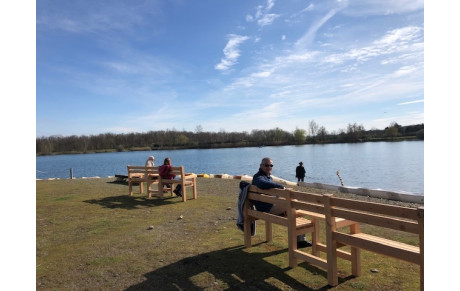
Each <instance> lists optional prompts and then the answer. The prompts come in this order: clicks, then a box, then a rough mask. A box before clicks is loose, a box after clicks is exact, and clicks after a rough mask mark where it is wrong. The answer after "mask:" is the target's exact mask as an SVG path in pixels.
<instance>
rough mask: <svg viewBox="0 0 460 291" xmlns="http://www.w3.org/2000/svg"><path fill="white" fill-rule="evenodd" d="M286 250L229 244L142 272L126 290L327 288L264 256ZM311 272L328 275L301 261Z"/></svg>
mask: <svg viewBox="0 0 460 291" xmlns="http://www.w3.org/2000/svg"><path fill="white" fill-rule="evenodd" d="M286 252H287V250H286V249H283V250H276V251H273V252H263V253H247V252H245V251H244V247H242V246H238V247H232V248H226V249H222V250H219V251H214V252H210V253H205V254H201V255H198V256H194V257H188V258H185V259H182V260H180V261H178V262H176V263H173V264H170V265H167V266H164V267H162V268H159V269H157V270H155V271H152V272H149V273H147V274H145V275H144V276H145V278H146V279H145V281H144V282H142V283H139V284H136V285H133V286H131V287H129V288H127V289H125V290H127V291H133V290H203V289H209V290H223V289H225V290H284V289H294V290H328V289H329V288H330V286H329V285H326V286H322V287H320V288H317V289H313V288H311V287H308V286H305V285H304V284H303V283H302V282H299V281H298V280H296V279H295V278H293V277H291V276H290V275H288V274H287V273H286V272H287V271H289V270H291V268H290V267H287V268H284V269H281V268H280V267H278V266H276V265H273V264H271V263H269V262H267V261H266V258H267V257H270V256H275V255H278V254H281V253H286ZM299 267H300V268H305V267H307V269H308V270H310V271H311V272H316V273H318V275H321V276H324V277H327V274H326V273H325V272H324V271H321V270H319V269H317V268H315V267H310V266H309V265H304V264H301V265H299Z"/></svg>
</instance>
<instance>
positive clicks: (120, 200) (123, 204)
mask: <svg viewBox="0 0 460 291" xmlns="http://www.w3.org/2000/svg"><path fill="white" fill-rule="evenodd" d="M83 202H86V203H90V204H97V205H100V206H102V207H104V208H111V209H113V208H121V209H139V208H140V207H153V206H162V205H170V204H175V203H182V199H181V198H179V197H176V196H172V197H171V196H166V195H165V197H164V198H156V197H155V198H151V199H149V198H147V197H136V196H129V195H120V196H111V197H105V198H101V199H90V200H84V201H83Z"/></svg>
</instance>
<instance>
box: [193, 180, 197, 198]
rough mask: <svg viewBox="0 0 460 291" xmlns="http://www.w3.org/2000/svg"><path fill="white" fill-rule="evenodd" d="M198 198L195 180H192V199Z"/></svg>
mask: <svg viewBox="0 0 460 291" xmlns="http://www.w3.org/2000/svg"><path fill="white" fill-rule="evenodd" d="M197 198H198V193H197V192H196V179H193V199H197Z"/></svg>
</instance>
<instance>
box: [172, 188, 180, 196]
mask: <svg viewBox="0 0 460 291" xmlns="http://www.w3.org/2000/svg"><path fill="white" fill-rule="evenodd" d="M173 192H174V194H176V196H179V197H182V194H181V193H179V191H177V189H174V191H173Z"/></svg>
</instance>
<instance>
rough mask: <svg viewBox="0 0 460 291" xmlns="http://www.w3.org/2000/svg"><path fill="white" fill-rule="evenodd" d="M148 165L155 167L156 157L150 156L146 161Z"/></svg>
mask: <svg viewBox="0 0 460 291" xmlns="http://www.w3.org/2000/svg"><path fill="white" fill-rule="evenodd" d="M145 166H146V167H154V166H155V157H154V156H150V157H149V158H148V159H147V161H146V162H145Z"/></svg>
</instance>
